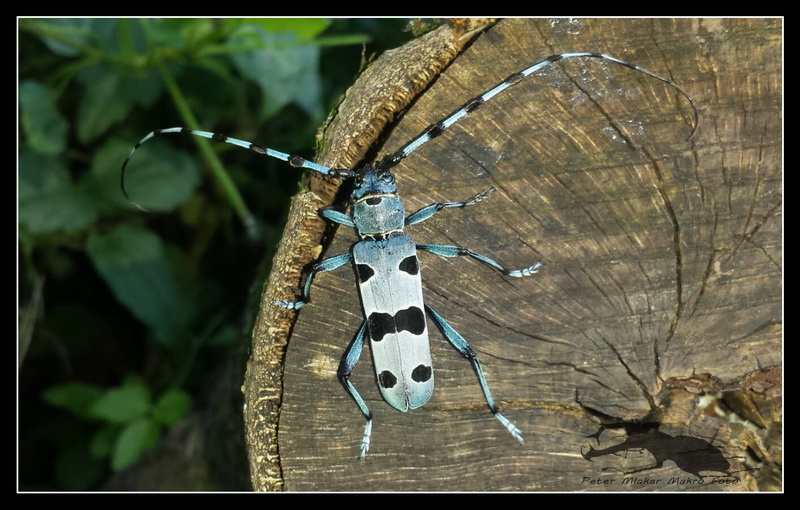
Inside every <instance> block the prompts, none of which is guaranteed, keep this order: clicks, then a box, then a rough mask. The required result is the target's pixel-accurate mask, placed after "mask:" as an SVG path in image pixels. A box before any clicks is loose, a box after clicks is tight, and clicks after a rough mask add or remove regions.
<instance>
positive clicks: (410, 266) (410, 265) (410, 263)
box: [397, 255, 419, 275]
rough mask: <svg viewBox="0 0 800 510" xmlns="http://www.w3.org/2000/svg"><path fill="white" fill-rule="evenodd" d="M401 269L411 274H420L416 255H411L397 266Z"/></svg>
mask: <svg viewBox="0 0 800 510" xmlns="http://www.w3.org/2000/svg"><path fill="white" fill-rule="evenodd" d="M397 268H398V269H399V270H400V271H403V272H404V273H408V274H410V275H416V274H419V261H417V256H416V255H411V256H410V257H406V258H404V259H403V261H402V262H400V265H399V266H397Z"/></svg>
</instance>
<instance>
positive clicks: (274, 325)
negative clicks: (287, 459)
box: [243, 20, 491, 491]
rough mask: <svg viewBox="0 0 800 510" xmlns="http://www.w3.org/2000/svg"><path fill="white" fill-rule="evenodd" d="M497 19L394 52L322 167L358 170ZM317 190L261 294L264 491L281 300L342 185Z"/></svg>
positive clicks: (298, 215) (349, 96)
mask: <svg viewBox="0 0 800 510" xmlns="http://www.w3.org/2000/svg"><path fill="white" fill-rule="evenodd" d="M490 23H491V21H490V20H464V21H453V22H452V24H450V25H447V26H444V27H441V28H440V29H437V30H436V31H434V32H431V33H429V34H426V35H425V36H423V37H420V38H418V39H416V40H414V41H412V42H410V43H409V44H407V45H405V46H403V47H402V48H399V49H397V50H393V51H390V52H387V53H386V54H385V55H384V56H383V57H381V58H380V59H379V60H378V61H376V62H375V63H374V64H372V65H371V66H370V67H369V68H367V69H366V70H365V71H364V72H363V73H362V74H361V76H360V77H359V78H358V80H357V81H356V83H355V85H354V86H353V87H352V88H351V89H349V90H348V92H347V93H346V95H345V98H344V99H343V101H342V103H341V104H340V105H339V108H338V111H337V114H336V116H335V117H334V118H333V120H332V121H331V122H330V123H329V125H328V126H327V127H326V133H329V135H327V136H323V137H322V139H323V140H324V145H325V147H324V149H323V151H322V154H321V156H320V158H319V159H318V161H320V162H321V163H322V164H325V165H328V166H339V167H342V166H346V167H353V166H355V164H356V163H357V162H358V161H360V160H362V159H363V158H364V156H365V155H366V153H367V151H368V150H369V148H370V147H372V146H373V145H374V143H375V142H376V141H377V140H378V138H379V136H380V134H381V133H382V132H383V130H384V129H385V128H386V126H387V125H388V124H390V123H391V122H393V121H394V119H395V118H396V116H397V115H398V114H399V113H400V112H402V110H403V109H404V108H405V107H406V106H407V105H408V104H410V103H411V101H413V99H414V98H415V97H416V96H417V95H418V94H419V93H421V92H422V91H423V90H425V88H426V87H427V86H428V85H429V84H430V83H431V81H432V80H433V79H435V77H436V76H438V74H439V73H440V72H441V70H442V69H444V68H445V67H446V66H447V64H448V63H450V62H451V61H452V59H454V58H455V57H456V56H457V55H458V53H459V52H460V51H461V50H462V49H463V48H464V46H465V45H466V44H467V43H468V42H469V40H470V39H471V37H472V36H473V35H474V34H476V33H478V31H479V30H480V29H482V28H484V27H486V26H488V25H489V24H490ZM309 188H310V189H311V190H312V191H310V192H306V193H301V194H300V195H298V196H297V197H295V199H294V200H293V201H292V206H291V209H290V212H289V220H288V222H287V225H286V229H285V231H284V235H283V237H282V239H281V241H280V243H279V245H278V249H277V252H276V254H275V258H274V259H273V268H272V271H271V273H270V276H269V278H268V280H267V283H266V284H265V286H264V290H263V293H262V296H261V304H260V307H259V313H258V317H257V319H256V323H255V326H254V328H253V335H252V348H251V354H250V359H249V361H248V364H247V372H246V374H245V381H244V385H243V391H244V393H245V403H244V409H243V412H244V421H245V441H246V445H247V450H248V459H249V463H250V479H251V483H252V486H253V489H255V490H257V491H281V490H283V487H284V482H283V474H282V470H281V462H280V450H279V446H278V427H279V420H280V407H281V401H282V392H283V364H284V358H285V355H286V348H287V345H288V340H289V336H290V334H291V328H292V325H293V323H294V319H295V317H296V314H295V313H292V312H289V311H287V310H283V309H280V308H277V307H275V306H274V305H273V301H275V300H279V299H286V298H288V297H289V295H288V293H287V289H290V288H292V287H293V286H297V285H298V284H299V282H300V280H301V276H302V271H303V269H304V268H305V267H307V266H308V265H309V264H310V263H311V262H313V261H314V260H315V259H316V258H318V257H319V255H320V253H321V251H322V246H321V242H322V240H323V236H324V232H325V223H324V222H323V221H321V219H320V218H319V216H318V215H317V210H318V209H319V208H320V207H322V206H324V205H326V204H329V203H331V201H332V200H333V197H334V196H335V195H336V192H337V190H338V182H334V181H332V180H327V179H323V178H316V177H314V178H312V179H311V180H310V182H309Z"/></svg>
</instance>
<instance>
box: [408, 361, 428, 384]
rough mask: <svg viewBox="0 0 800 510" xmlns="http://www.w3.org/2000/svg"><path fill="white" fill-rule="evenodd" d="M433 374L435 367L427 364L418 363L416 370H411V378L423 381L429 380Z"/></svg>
mask: <svg viewBox="0 0 800 510" xmlns="http://www.w3.org/2000/svg"><path fill="white" fill-rule="evenodd" d="M431 374H433V369H432V368H431V367H429V366H427V365H418V366H417V367H416V368H415V369H414V370H412V371H411V379H413V380H414V381H416V382H418V383H421V382H425V381H429V380H430V379H431Z"/></svg>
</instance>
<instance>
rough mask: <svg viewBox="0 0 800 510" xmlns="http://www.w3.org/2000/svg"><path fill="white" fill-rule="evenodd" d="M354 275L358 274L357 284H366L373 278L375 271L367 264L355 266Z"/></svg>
mask: <svg viewBox="0 0 800 510" xmlns="http://www.w3.org/2000/svg"><path fill="white" fill-rule="evenodd" d="M356 273H358V282H359V283H366V282H367V280H369V279H370V278H372V277H373V276H375V270H374V269H372V268H371V267H369V266H368V265H367V264H356Z"/></svg>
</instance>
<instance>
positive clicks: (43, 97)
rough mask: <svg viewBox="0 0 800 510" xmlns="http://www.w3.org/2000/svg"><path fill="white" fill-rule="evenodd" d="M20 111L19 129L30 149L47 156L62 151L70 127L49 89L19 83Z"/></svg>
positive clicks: (42, 86)
mask: <svg viewBox="0 0 800 510" xmlns="http://www.w3.org/2000/svg"><path fill="white" fill-rule="evenodd" d="M19 110H20V123H21V124H22V130H23V132H24V133H25V136H26V137H27V142H28V145H30V147H31V148H32V149H33V150H35V151H36V152H41V153H42V154H50V155H55V154H61V153H62V152H64V148H65V147H66V145H67V130H68V129H69V124H68V123H67V120H66V119H65V118H64V116H63V115H61V112H59V111H58V106H57V105H56V99H55V96H54V95H53V93H52V91H51V90H50V89H48V88H47V87H46V86H44V85H43V84H41V83H39V82H36V81H30V80H27V81H23V82H22V83H20V85H19Z"/></svg>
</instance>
